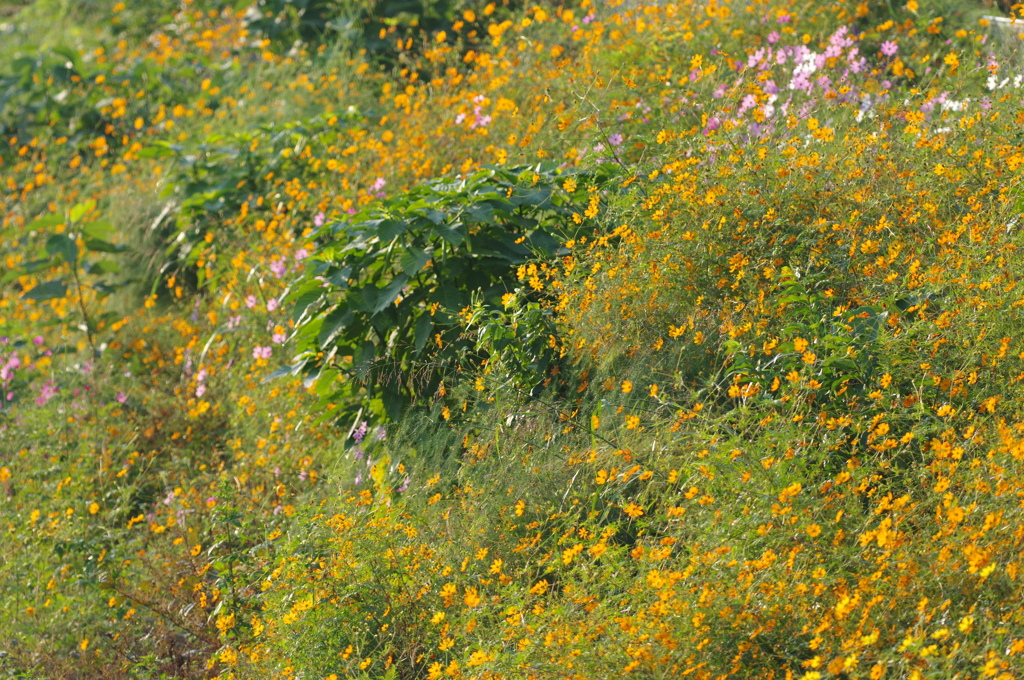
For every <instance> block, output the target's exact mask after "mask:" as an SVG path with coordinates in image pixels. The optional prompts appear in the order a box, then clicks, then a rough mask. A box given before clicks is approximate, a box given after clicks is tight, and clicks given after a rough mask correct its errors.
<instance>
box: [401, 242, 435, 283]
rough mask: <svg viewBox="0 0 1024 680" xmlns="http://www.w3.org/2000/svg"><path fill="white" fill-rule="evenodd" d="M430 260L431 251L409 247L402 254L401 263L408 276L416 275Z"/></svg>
mask: <svg viewBox="0 0 1024 680" xmlns="http://www.w3.org/2000/svg"><path fill="white" fill-rule="evenodd" d="M428 260H430V252H428V251H427V250H423V249H420V248H409V249H407V250H406V251H405V252H404V253H403V254H402V258H401V260H399V265H400V266H401V267H402V271H403V272H405V274H407V275H408V276H416V274H418V273H419V271H420V270H421V269H423V265H425V264H426V263H427V261H428Z"/></svg>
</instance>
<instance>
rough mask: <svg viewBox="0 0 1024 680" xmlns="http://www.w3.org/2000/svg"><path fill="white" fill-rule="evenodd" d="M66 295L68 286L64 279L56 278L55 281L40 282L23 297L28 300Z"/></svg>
mask: <svg viewBox="0 0 1024 680" xmlns="http://www.w3.org/2000/svg"><path fill="white" fill-rule="evenodd" d="M65 295H67V286H65V285H64V282H63V281H61V280H59V279H55V280H53V281H47V282H46V283H40V284H39V285H38V286H36V287H35V288H33V289H32V290H30V291H28V292H26V293H25V294H24V295H22V296H21V297H23V298H24V299H26V300H37V301H42V300H53V299H54V298H62V297H64V296H65Z"/></svg>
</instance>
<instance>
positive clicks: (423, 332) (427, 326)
mask: <svg viewBox="0 0 1024 680" xmlns="http://www.w3.org/2000/svg"><path fill="white" fill-rule="evenodd" d="M433 330H434V320H433V318H432V317H431V316H430V313H429V312H423V313H422V314H420V318H419V319H417V320H416V334H415V341H414V342H415V343H416V353H417V354H419V353H420V352H422V351H423V348H424V347H425V346H426V344H427V339H428V338H430V333H431V332H432V331H433Z"/></svg>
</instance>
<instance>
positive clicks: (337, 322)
mask: <svg viewBox="0 0 1024 680" xmlns="http://www.w3.org/2000/svg"><path fill="white" fill-rule="evenodd" d="M350 323H352V310H351V309H349V308H348V307H345V306H339V307H338V308H337V309H335V310H334V311H332V312H331V313H330V314H328V315H327V316H326V317H324V322H323V325H322V326H320V334H319V335H318V336H317V344H318V345H319V346H320V347H327V346H328V345H330V344H331V343H332V342H334V339H335V338H336V337H338V334H339V333H341V331H343V330H344V329H345V327H346V326H347V325H348V324H350Z"/></svg>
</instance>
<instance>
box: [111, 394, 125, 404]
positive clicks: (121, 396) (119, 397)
mask: <svg viewBox="0 0 1024 680" xmlns="http://www.w3.org/2000/svg"><path fill="white" fill-rule="evenodd" d="M114 398H115V399H117V403H119V404H123V403H124V402H126V401H128V395H127V394H126V393H125V392H118V393H117V396H116V397H114Z"/></svg>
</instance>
